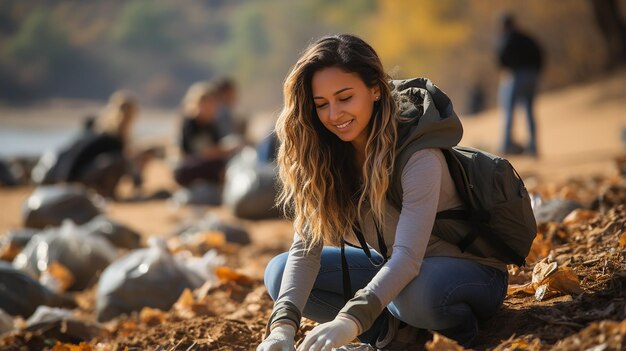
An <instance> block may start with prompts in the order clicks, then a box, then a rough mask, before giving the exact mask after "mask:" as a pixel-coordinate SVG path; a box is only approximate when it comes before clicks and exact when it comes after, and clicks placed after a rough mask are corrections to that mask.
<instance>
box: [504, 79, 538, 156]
mask: <svg viewBox="0 0 626 351" xmlns="http://www.w3.org/2000/svg"><path fill="white" fill-rule="evenodd" d="M538 80H539V72H538V71H537V70H535V69H520V70H516V71H514V72H512V73H511V76H510V77H507V78H506V79H504V80H503V81H502V83H501V85H500V103H501V105H502V108H503V110H504V139H503V141H502V149H501V150H500V151H502V152H504V153H506V152H507V150H511V147H512V141H511V129H512V128H513V116H514V112H515V105H516V104H517V103H518V102H522V103H523V105H524V109H525V110H526V122H527V124H528V135H529V140H528V145H527V146H526V149H527V150H528V152H530V153H531V154H536V153H537V130H536V126H535V114H534V107H533V104H534V101H535V93H536V90H537V82H538Z"/></svg>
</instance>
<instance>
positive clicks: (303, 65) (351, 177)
mask: <svg viewBox="0 0 626 351" xmlns="http://www.w3.org/2000/svg"><path fill="white" fill-rule="evenodd" d="M327 67H337V68H340V69H342V70H343V71H345V72H348V73H355V74H357V75H358V76H359V77H360V78H361V79H362V80H363V82H364V83H365V85H367V86H368V87H370V88H372V87H375V86H378V87H379V88H380V92H381V95H380V100H379V101H377V102H375V103H374V109H373V114H372V118H371V119H370V122H369V125H368V127H367V128H368V129H367V131H368V139H367V145H366V147H365V154H366V159H365V163H364V164H363V168H362V169H360V170H358V169H356V165H355V162H354V160H355V157H356V156H355V151H354V149H353V147H352V145H351V144H350V143H347V142H343V141H342V140H340V139H339V138H338V137H337V136H335V135H334V134H333V133H332V132H330V131H328V130H327V129H326V128H325V127H324V126H323V125H322V123H321V122H320V120H319V118H318V116H317V112H316V109H315V104H314V102H313V93H312V88H311V80H312V77H313V74H314V73H315V72H317V71H319V70H320V69H322V68H327ZM388 80H389V76H388V75H387V74H386V73H385V71H384V69H383V66H382V63H381V62H380V59H379V58H378V55H377V54H376V52H375V51H374V49H373V48H372V47H371V46H370V45H368V44H367V43H366V42H364V41H363V40H362V39H360V38H358V37H355V36H353V35H347V34H342V35H336V36H329V37H324V38H321V39H319V40H318V41H317V42H315V43H313V44H312V45H311V46H309V47H308V48H307V49H306V50H305V52H304V53H303V54H302V56H301V57H300V59H299V60H298V62H297V63H296V65H295V66H294V67H293V69H292V70H291V72H290V73H289V75H288V76H287V78H286V80H285V84H284V98H285V102H284V107H283V109H282V111H281V113H280V116H279V118H278V121H277V123H276V134H277V136H278V139H279V141H280V147H279V150H278V157H277V162H278V170H279V171H278V174H279V179H280V185H281V189H280V192H279V195H278V199H277V202H278V204H279V205H280V206H282V209H283V210H284V211H285V213H286V214H287V215H288V217H291V219H292V220H293V222H294V227H295V230H296V231H297V233H298V234H299V235H300V236H301V237H302V238H303V240H304V241H305V243H306V245H307V247H308V248H311V247H312V246H313V245H317V244H319V243H322V242H326V243H327V244H330V245H339V244H340V243H341V240H342V238H343V237H344V236H349V235H352V234H353V233H354V225H355V224H356V223H357V221H358V220H359V216H360V215H361V213H362V212H361V211H362V210H369V211H370V212H371V213H372V215H373V216H374V219H375V220H376V221H377V222H378V223H379V224H380V225H383V223H384V209H385V196H386V192H387V189H388V187H389V179H390V175H391V172H392V170H393V163H394V159H395V146H396V140H397V137H398V136H397V120H396V109H397V107H396V101H395V99H394V97H393V96H392V93H391V88H390V86H389V83H388ZM355 175H357V176H355ZM358 175H360V177H359V176H358ZM366 204H367V208H364V207H365V206H366Z"/></svg>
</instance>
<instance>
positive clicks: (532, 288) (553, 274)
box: [507, 258, 583, 301]
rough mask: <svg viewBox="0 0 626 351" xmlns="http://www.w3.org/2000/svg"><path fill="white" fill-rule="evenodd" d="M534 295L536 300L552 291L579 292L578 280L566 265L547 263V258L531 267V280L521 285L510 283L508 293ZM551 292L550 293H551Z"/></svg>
mask: <svg viewBox="0 0 626 351" xmlns="http://www.w3.org/2000/svg"><path fill="white" fill-rule="evenodd" d="M522 292H523V293H526V294H529V295H535V299H537V301H541V300H543V299H545V298H546V297H549V296H551V295H554V294H553V293H563V294H569V295H572V294H580V293H582V292H583V290H582V289H581V287H580V280H579V279H578V277H577V276H576V274H575V273H574V272H573V271H572V270H571V269H570V268H568V267H558V264H557V263H556V262H551V263H548V259H547V258H546V259H543V260H542V261H541V262H538V263H537V264H536V265H535V267H534V268H533V274H532V281H531V282H530V283H526V284H522V285H510V286H509V287H508V289H507V294H508V295H513V294H516V293H522ZM551 293H552V294H551Z"/></svg>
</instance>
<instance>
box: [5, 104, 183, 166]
mask: <svg viewBox="0 0 626 351" xmlns="http://www.w3.org/2000/svg"><path fill="white" fill-rule="evenodd" d="M101 106H102V105H100V104H94V103H91V104H89V103H81V104H74V105H72V104H63V105H60V106H35V107H27V108H7V107H2V108H0V158H3V159H10V158H13V157H22V156H27V157H32V156H39V155H41V154H42V153H43V152H45V151H47V150H58V149H59V148H61V147H63V146H64V145H66V144H68V143H70V142H71V141H72V139H73V136H74V135H76V134H77V133H79V132H80V130H81V128H82V120H83V118H84V116H86V115H88V114H92V115H93V114H94V111H95V112H97V111H99V108H100V107H101ZM176 116H177V114H176V111H173V110H158V109H142V110H140V115H139V117H138V119H137V122H136V123H135V125H134V127H133V135H134V138H133V140H134V142H136V143H137V144H140V145H141V144H147V143H159V144H171V143H173V142H175V140H174V139H175V137H176V135H177V133H178V130H177V127H178V121H179V120H178V118H177V117H176Z"/></svg>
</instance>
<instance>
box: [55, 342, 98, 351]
mask: <svg viewBox="0 0 626 351" xmlns="http://www.w3.org/2000/svg"><path fill="white" fill-rule="evenodd" d="M92 350H93V348H92V347H91V345H89V344H87V343H85V342H81V343H80V344H78V345H73V344H63V343H60V342H58V341H57V343H56V344H54V347H53V348H52V351H92Z"/></svg>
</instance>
